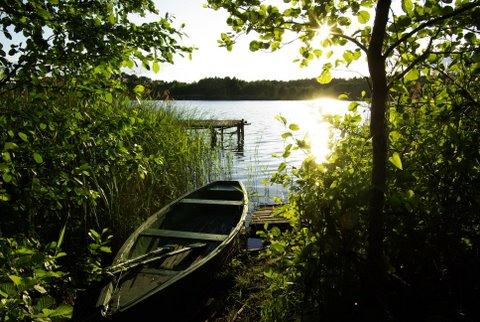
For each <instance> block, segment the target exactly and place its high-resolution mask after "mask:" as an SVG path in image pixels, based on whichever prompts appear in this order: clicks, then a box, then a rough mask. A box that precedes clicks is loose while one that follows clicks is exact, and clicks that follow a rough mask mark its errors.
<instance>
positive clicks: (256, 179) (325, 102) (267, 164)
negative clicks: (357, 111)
mask: <svg viewBox="0 0 480 322" xmlns="http://www.w3.org/2000/svg"><path fill="white" fill-rule="evenodd" d="M348 104H349V102H348V101H339V100H336V99H329V98H325V99H317V100H303V101H175V102H174V108H178V109H180V110H184V111H187V114H190V113H191V112H193V114H194V115H196V117H199V118H204V119H244V120H246V121H248V123H250V125H247V126H245V144H244V150H243V152H241V151H233V152H234V157H233V169H232V179H236V180H241V181H243V183H244V184H245V185H246V187H247V189H248V190H249V194H250V196H249V198H250V199H252V201H253V202H254V203H255V204H258V203H267V204H268V203H272V197H274V196H278V197H281V198H282V199H285V198H286V194H287V191H286V190H285V189H283V188H282V187H281V186H279V185H275V186H264V185H263V184H262V181H263V180H264V179H268V178H270V176H271V174H272V173H273V172H275V171H276V170H277V168H278V165H279V164H280V163H281V162H282V161H283V159H281V158H274V157H272V154H274V153H278V154H281V153H282V152H283V148H284V146H285V142H284V140H283V139H282V138H281V134H282V133H283V132H285V131H286V128H285V127H284V125H283V124H282V123H281V122H280V121H278V120H276V119H275V116H276V115H282V116H284V117H285V118H286V119H287V121H288V122H289V123H295V124H298V125H299V126H300V130H299V131H296V137H298V138H300V139H303V137H304V136H305V135H308V137H309V138H310V143H311V146H312V153H313V154H314V156H315V158H316V159H317V161H319V162H320V161H323V160H324V158H325V157H326V155H327V154H328V138H329V126H328V123H326V122H325V121H324V119H323V117H324V116H325V115H327V114H340V115H343V114H345V112H346V111H347V106H348ZM227 137H228V136H225V138H227ZM232 141H233V142H234V143H236V136H232ZM232 146H233V147H236V144H233V145H232ZM305 156H306V155H305V153H303V152H301V151H296V152H295V153H292V155H291V157H290V158H289V164H291V165H293V166H298V165H300V163H301V161H302V160H303V159H304V158H305Z"/></svg>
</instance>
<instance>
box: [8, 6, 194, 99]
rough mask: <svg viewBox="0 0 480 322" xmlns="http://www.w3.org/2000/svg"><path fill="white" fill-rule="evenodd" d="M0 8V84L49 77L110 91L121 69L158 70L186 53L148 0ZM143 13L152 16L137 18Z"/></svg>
mask: <svg viewBox="0 0 480 322" xmlns="http://www.w3.org/2000/svg"><path fill="white" fill-rule="evenodd" d="M0 12H1V13H0V23H1V25H2V29H1V37H2V38H3V39H6V40H8V41H6V42H5V44H2V45H1V47H0V70H2V77H0V85H2V87H3V85H6V84H8V83H10V84H11V83H18V82H20V83H21V84H22V86H25V85H29V86H32V85H34V86H38V85H42V84H41V83H42V82H43V79H42V78H43V77H44V76H46V75H50V76H51V77H53V78H54V79H58V78H60V79H62V80H63V81H66V82H67V83H71V85H73V86H75V87H76V88H77V90H79V89H82V88H84V89H87V88H88V89H89V90H98V88H97V87H96V86H97V85H93V84H98V82H100V83H102V82H107V83H108V84H109V86H111V88H110V89H113V88H114V87H115V86H118V84H115V79H114V78H112V75H114V74H116V73H118V72H119V71H120V68H121V67H128V68H133V67H134V66H135V65H137V66H138V65H140V66H144V67H145V68H148V69H150V68H153V69H154V70H156V71H158V69H159V63H161V62H169V63H172V62H173V53H175V52H178V53H182V52H183V53H191V51H192V49H191V48H190V47H186V46H182V45H180V44H179V43H178V39H179V38H180V37H181V36H182V35H183V34H182V33H181V31H179V30H178V29H175V28H174V27H173V26H172V18H171V17H170V16H169V15H168V14H166V15H165V16H164V17H159V16H158V14H159V13H158V11H157V9H156V8H155V6H154V3H153V2H152V1H150V0H146V1H118V0H111V1H89V2H88V3H82V4H79V3H78V2H77V1H39V0H29V1H1V2H0ZM147 15H150V16H154V17H155V18H156V20H155V21H153V22H140V21H142V18H141V17H146V16H147ZM135 17H137V19H135ZM143 21H145V19H143ZM7 46H8V48H7ZM87 75H88V76H87Z"/></svg>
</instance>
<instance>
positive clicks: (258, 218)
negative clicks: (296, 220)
mask: <svg viewBox="0 0 480 322" xmlns="http://www.w3.org/2000/svg"><path fill="white" fill-rule="evenodd" d="M275 207H278V205H263V206H259V207H258V208H257V209H256V210H255V211H254V212H253V214H252V219H251V221H250V224H249V226H250V228H251V230H252V232H253V233H255V232H256V231H259V230H263V229H264V226H265V224H268V227H269V228H272V227H278V228H280V229H281V230H284V229H289V228H290V222H289V221H288V219H286V218H283V217H279V216H276V215H274V214H273V210H274V209H275Z"/></svg>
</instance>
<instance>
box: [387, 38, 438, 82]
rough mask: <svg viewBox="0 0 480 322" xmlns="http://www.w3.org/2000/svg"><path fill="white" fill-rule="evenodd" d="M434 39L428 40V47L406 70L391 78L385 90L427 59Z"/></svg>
mask: <svg viewBox="0 0 480 322" xmlns="http://www.w3.org/2000/svg"><path fill="white" fill-rule="evenodd" d="M439 32H440V31H437V33H436V34H435V37H436V36H437V35H438V33H439ZM435 37H431V38H430V42H429V43H428V46H427V48H426V49H425V51H424V52H423V53H422V54H421V55H420V56H418V57H417V58H415V59H414V60H413V61H412V62H411V63H410V65H408V66H407V68H405V70H404V71H403V72H401V73H400V74H399V75H397V76H396V77H393V78H392V80H391V81H390V82H389V83H388V85H387V88H389V89H390V88H391V87H392V85H393V84H394V83H395V82H396V81H397V80H399V79H401V78H402V77H403V76H405V75H406V74H407V73H408V72H409V71H410V70H411V69H412V68H413V67H415V65H417V64H418V63H419V62H420V61H422V60H424V59H425V58H427V56H428V54H430V47H432V43H433V39H435Z"/></svg>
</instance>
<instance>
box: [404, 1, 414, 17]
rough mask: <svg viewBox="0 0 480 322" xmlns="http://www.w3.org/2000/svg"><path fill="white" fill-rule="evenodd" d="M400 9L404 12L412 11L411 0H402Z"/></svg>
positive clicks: (409, 12)
mask: <svg viewBox="0 0 480 322" xmlns="http://www.w3.org/2000/svg"><path fill="white" fill-rule="evenodd" d="M402 9H403V11H404V12H405V13H407V14H411V13H413V2H412V0H402Z"/></svg>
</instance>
